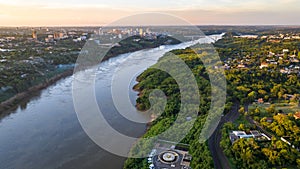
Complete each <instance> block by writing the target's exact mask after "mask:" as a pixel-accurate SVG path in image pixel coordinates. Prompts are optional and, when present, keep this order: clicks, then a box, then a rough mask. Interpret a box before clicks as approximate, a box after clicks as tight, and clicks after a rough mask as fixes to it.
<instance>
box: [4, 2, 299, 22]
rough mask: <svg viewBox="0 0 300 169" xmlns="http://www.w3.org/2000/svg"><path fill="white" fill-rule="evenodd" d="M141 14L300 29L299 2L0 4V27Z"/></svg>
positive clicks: (103, 19)
mask: <svg viewBox="0 0 300 169" xmlns="http://www.w3.org/2000/svg"><path fill="white" fill-rule="evenodd" d="M144 12H161V13H167V14H170V15H174V16H176V17H180V18H183V19H185V20H186V21H187V22H188V23H191V24H197V25H300V19H298V18H299V16H300V0H51V1H46V0H0V20H1V21H0V26H102V25H107V24H110V23H112V22H114V21H117V20H119V19H121V18H124V17H129V16H131V15H136V14H140V13H144ZM156 19H158V18H156ZM141 22H142V23H141V24H145V25H147V24H149V25H151V24H155V23H156V21H154V20H153V23H152V22H150V21H148V20H147V21H141ZM160 24H161V23H160ZM164 24H167V25H168V24H169V25H172V24H176V22H175V21H166V22H165V23H164Z"/></svg>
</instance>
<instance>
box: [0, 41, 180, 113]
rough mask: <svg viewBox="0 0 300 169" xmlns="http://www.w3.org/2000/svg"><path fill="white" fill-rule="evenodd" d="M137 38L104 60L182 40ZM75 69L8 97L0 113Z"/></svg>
mask: <svg viewBox="0 0 300 169" xmlns="http://www.w3.org/2000/svg"><path fill="white" fill-rule="evenodd" d="M135 38H137V36H133V37H129V38H127V39H125V40H123V41H121V42H120V46H115V47H113V48H112V49H111V50H109V51H108V53H107V54H106V56H105V57H104V58H103V60H102V61H106V60H109V59H110V58H113V57H117V56H119V55H121V54H125V53H130V52H135V51H139V50H144V49H151V48H156V47H159V46H160V45H166V44H179V43H180V41H178V40H176V39H174V38H171V37H164V38H161V37H158V38H157V39H156V40H153V41H150V40H147V39H143V38H140V41H139V42H135V41H134V39H135ZM94 65H95V64H94V63H93V65H82V66H83V67H82V68H79V67H78V68H77V70H81V69H86V68H88V67H90V66H94ZM73 71H74V70H73V69H72V70H67V71H65V72H63V73H60V74H58V75H55V76H54V77H52V78H49V79H47V80H46V81H44V82H42V83H40V84H37V85H34V86H32V87H29V88H28V89H26V90H25V91H22V92H20V93H17V94H15V95H14V96H12V97H10V98H8V99H7V100H5V101H2V102H1V103H0V115H1V114H3V112H4V111H8V110H10V109H12V108H15V107H17V105H18V104H19V103H20V102H22V101H23V100H24V99H26V98H29V97H30V95H31V94H32V93H34V92H38V91H40V90H42V89H45V88H47V87H48V86H50V85H52V84H53V83H55V82H56V81H58V80H60V79H62V78H65V77H67V76H70V75H72V74H73Z"/></svg>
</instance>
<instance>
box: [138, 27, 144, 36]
mask: <svg viewBox="0 0 300 169" xmlns="http://www.w3.org/2000/svg"><path fill="white" fill-rule="evenodd" d="M139 33H140V36H144V31H143V29H142V28H140V31H139Z"/></svg>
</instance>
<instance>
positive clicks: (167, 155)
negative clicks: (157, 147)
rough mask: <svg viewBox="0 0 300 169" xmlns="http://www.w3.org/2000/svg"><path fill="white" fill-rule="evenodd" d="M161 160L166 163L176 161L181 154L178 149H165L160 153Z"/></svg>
mask: <svg viewBox="0 0 300 169" xmlns="http://www.w3.org/2000/svg"><path fill="white" fill-rule="evenodd" d="M158 158H159V160H160V161H161V162H162V163H165V164H172V163H176V162H177V161H178V159H179V154H178V153H177V152H176V151H173V150H169V151H164V152H162V153H160V154H159V155H158Z"/></svg>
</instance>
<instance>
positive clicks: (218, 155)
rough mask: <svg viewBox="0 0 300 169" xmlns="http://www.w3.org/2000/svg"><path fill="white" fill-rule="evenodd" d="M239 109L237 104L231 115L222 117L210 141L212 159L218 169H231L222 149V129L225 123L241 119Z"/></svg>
mask: <svg viewBox="0 0 300 169" xmlns="http://www.w3.org/2000/svg"><path fill="white" fill-rule="evenodd" d="M238 109H239V104H238V103H235V104H234V105H233V107H232V110H231V111H230V113H228V114H226V115H225V116H223V117H222V119H221V121H220V123H219V125H218V127H217V129H216V130H215V132H214V133H213V134H212V136H211V137H210V138H209V140H208V146H209V149H210V151H211V153H212V157H213V160H214V164H215V168H216V169H230V164H229V161H228V159H227V157H226V156H225V154H224V152H223V150H222V148H221V147H220V141H221V137H222V134H221V128H222V126H223V124H224V123H226V122H230V121H231V122H233V121H235V120H236V119H237V118H238V117H239V112H238Z"/></svg>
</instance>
